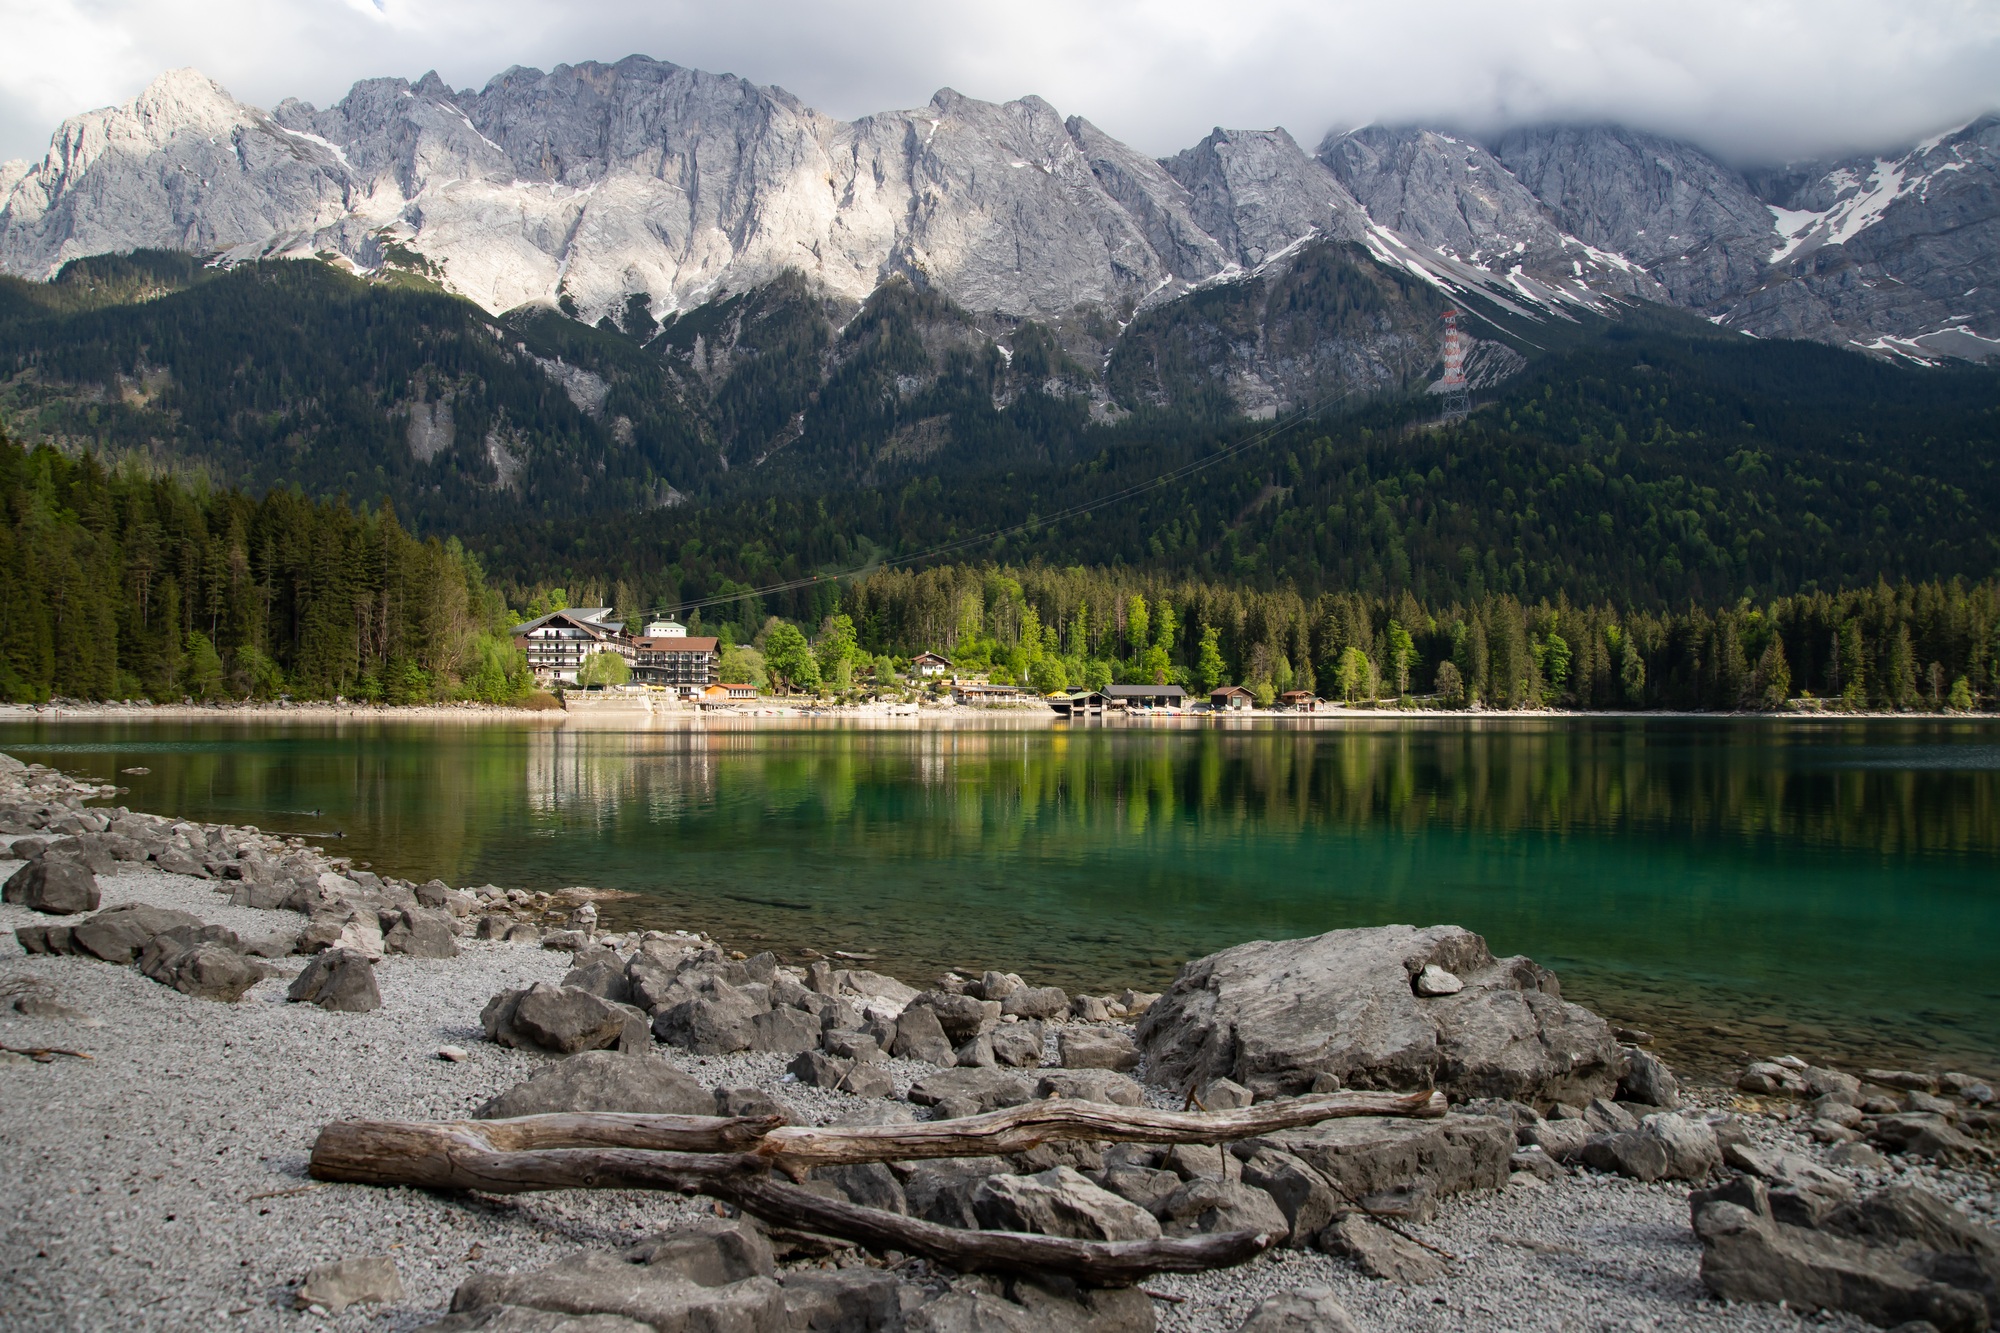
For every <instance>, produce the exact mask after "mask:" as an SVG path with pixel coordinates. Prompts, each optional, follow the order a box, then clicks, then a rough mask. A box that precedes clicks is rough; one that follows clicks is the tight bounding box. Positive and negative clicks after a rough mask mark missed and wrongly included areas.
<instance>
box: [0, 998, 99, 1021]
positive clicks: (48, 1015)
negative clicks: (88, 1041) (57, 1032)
mask: <svg viewBox="0 0 2000 1333" xmlns="http://www.w3.org/2000/svg"><path fill="white" fill-rule="evenodd" d="M13 1008H14V1012H15V1013H17V1014H19V1015H21V1017H23V1018H40V1019H45V1020H47V1021H49V1022H52V1023H75V1024H77V1025H79V1026H81V1027H87V1028H101V1027H103V1026H104V1020H103V1019H101V1018H97V1017H95V1016H93V1015H91V1014H89V1013H86V1012H85V1011H84V1010H81V1009H79V1008H77V1007H76V1006H75V1005H71V1004H64V1003H63V1002H62V1001H60V1000H52V999H50V998H48V997H47V996H46V995H32V994H30V995H21V996H17V997H15V1000H14V1005H13Z"/></svg>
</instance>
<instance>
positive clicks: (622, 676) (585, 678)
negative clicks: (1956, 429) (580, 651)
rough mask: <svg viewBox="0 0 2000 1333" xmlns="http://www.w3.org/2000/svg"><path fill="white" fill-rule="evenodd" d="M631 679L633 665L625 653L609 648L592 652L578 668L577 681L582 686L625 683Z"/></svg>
mask: <svg viewBox="0 0 2000 1333" xmlns="http://www.w3.org/2000/svg"><path fill="white" fill-rule="evenodd" d="M631 679H632V665H631V663H629V662H627V661H626V660H625V657H624V654H622V653H614V652H611V651H608V650H606V651H603V652H595V653H592V654H591V655H590V656H588V657H586V658H584V659H583V665H581V666H579V667H578V668H577V669H576V683H577V684H578V685H582V686H591V685H623V684H625V683H626V682H627V681H629V680H631Z"/></svg>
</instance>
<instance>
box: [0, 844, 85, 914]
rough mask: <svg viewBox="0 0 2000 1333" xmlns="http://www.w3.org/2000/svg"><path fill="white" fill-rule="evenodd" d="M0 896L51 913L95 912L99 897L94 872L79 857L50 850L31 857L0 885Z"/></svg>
mask: <svg viewBox="0 0 2000 1333" xmlns="http://www.w3.org/2000/svg"><path fill="white" fill-rule="evenodd" d="M0 900H4V901H6V902H10V903H19V904H21V906H23V907H29V908H33V909H34V910H35V911H37V912H47V913H48V914H49V915H50V916H74V915H76V914H77V913H78V912H94V911H96V910H97V904H98V903H99V902H100V901H102V895H101V894H100V893H99V892H98V888H97V876H95V875H93V874H91V873H90V869H89V867H87V866H85V865H84V864H83V863H82V862H81V861H77V860H74V859H72V858H70V857H66V856H56V855H53V854H50V855H45V856H42V857H41V858H39V859H37V860H34V861H30V862H28V864H26V865H24V866H22V867H21V868H20V869H19V870H16V871H15V872H14V873H13V874H12V875H10V876H9V877H8V879H7V883H6V885H5V886H4V887H0Z"/></svg>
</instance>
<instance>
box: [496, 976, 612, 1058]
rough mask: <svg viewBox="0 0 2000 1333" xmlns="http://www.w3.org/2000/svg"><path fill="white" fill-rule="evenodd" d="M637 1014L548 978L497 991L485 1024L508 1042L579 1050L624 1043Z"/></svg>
mask: <svg viewBox="0 0 2000 1333" xmlns="http://www.w3.org/2000/svg"><path fill="white" fill-rule="evenodd" d="M631 1017H632V1015H631V1014H629V1013H628V1012H627V1011H626V1010H623V1009H620V1008H619V1007H618V1006H616V1005H613V1004H609V1003H606V1002H605V1001H603V1000H600V999H599V998H597V996H595V995H592V994H591V993H590V992H588V991H582V990H575V989H573V988H570V987H566V986H557V985H554V984H552V983H550V982H546V981H544V982H539V983H537V984H535V985H533V986H529V987H527V988H526V989H523V990H513V991H502V992H501V993H500V994H498V995H495V996H494V997H493V998H492V999H490V1000H488V1001H487V1002H486V1007H485V1008H484V1009H482V1010H480V1013H479V1023H480V1026H481V1027H483V1028H484V1029H485V1031H486V1039H487V1040H488V1041H493V1042H498V1043H499V1044H500V1045H502V1046H512V1047H515V1048H517V1049H527V1050H541V1051H549V1052H552V1053H553V1054H556V1055H575V1054H576V1053H577V1052H578V1051H599V1050H603V1049H604V1048H606V1047H608V1046H616V1045H619V1044H620V1042H621V1040H622V1039H623V1038H624V1036H625V1029H626V1024H627V1022H628V1021H629V1020H630V1019H631Z"/></svg>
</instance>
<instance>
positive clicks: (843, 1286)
mask: <svg viewBox="0 0 2000 1333" xmlns="http://www.w3.org/2000/svg"><path fill="white" fill-rule="evenodd" d="M779 1282H780V1283H781V1284H782V1285H783V1287H784V1289H785V1312H786V1316H787V1318H788V1320H789V1323H790V1326H791V1327H792V1328H794V1329H800V1330H808V1331H809V1333H876V1330H884V1329H900V1328H901V1327H902V1326H903V1293H904V1290H905V1288H904V1285H903V1283H902V1282H901V1281H900V1280H898V1278H897V1277H896V1275H895V1274H894V1273H885V1272H883V1271H881V1270H880V1269H870V1268H836V1269H828V1270H817V1269H803V1270H799V1271H795V1272H788V1273H786V1274H784V1275H783V1276H782V1277H781V1278H780V1279H779Z"/></svg>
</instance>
